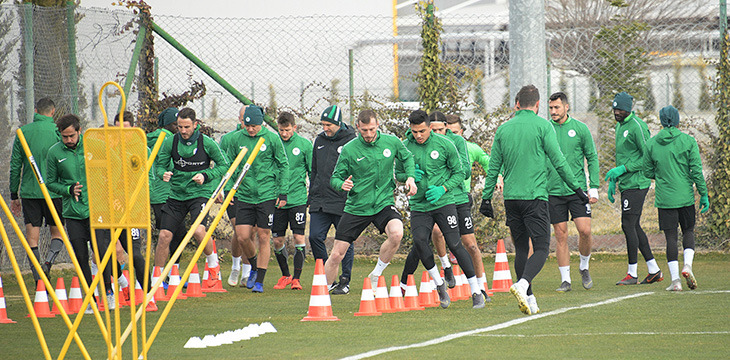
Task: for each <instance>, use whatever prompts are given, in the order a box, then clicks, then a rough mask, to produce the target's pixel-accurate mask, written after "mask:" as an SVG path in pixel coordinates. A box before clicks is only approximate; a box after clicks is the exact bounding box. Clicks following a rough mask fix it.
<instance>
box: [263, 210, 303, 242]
mask: <svg viewBox="0 0 730 360" xmlns="http://www.w3.org/2000/svg"><path fill="white" fill-rule="evenodd" d="M306 225H307V205H299V206H295V207H292V208H289V209H275V210H274V225H273V226H272V227H271V236H273V237H282V236H285V235H286V229H287V227H288V228H290V229H291V232H292V233H293V234H297V235H304V228H305V227H306Z"/></svg>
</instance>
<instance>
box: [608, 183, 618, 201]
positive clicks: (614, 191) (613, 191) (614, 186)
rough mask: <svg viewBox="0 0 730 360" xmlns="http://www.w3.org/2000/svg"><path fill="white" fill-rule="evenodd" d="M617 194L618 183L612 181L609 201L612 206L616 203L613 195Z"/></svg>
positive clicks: (609, 184)
mask: <svg viewBox="0 0 730 360" xmlns="http://www.w3.org/2000/svg"><path fill="white" fill-rule="evenodd" d="M615 193H616V182H615V181H613V180H611V181H609V182H608V201H610V202H611V204H613V202H614V201H616V199H614V198H613V194H615Z"/></svg>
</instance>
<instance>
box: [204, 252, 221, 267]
mask: <svg viewBox="0 0 730 360" xmlns="http://www.w3.org/2000/svg"><path fill="white" fill-rule="evenodd" d="M205 259H206V260H208V267H209V268H211V269H214V268H216V267H218V254H216V253H212V254H210V255H206V256H205Z"/></svg>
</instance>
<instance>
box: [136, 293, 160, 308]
mask: <svg viewBox="0 0 730 360" xmlns="http://www.w3.org/2000/svg"><path fill="white" fill-rule="evenodd" d="M144 296H145V294H144V293H143V294H142V296H141V297H140V303H141V301H142V299H143V298H144ZM134 300H135V302H136V300H137V299H134ZM145 311H147V312H155V311H157V303H156V302H155V296H154V295H152V299H150V302H148V303H147V308H146V309H145Z"/></svg>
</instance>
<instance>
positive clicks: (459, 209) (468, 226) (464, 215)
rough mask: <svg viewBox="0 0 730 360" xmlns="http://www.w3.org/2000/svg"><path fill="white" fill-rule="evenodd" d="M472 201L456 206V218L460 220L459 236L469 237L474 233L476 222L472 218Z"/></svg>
mask: <svg viewBox="0 0 730 360" xmlns="http://www.w3.org/2000/svg"><path fill="white" fill-rule="evenodd" d="M471 205H472V201H471V198H469V202H467V203H463V204H459V205H456V216H457V217H458V219H459V235H468V234H473V233H474V220H473V219H472V218H471ZM441 209H443V208H441ZM439 227H441V225H439Z"/></svg>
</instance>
